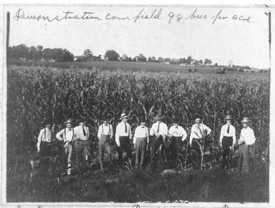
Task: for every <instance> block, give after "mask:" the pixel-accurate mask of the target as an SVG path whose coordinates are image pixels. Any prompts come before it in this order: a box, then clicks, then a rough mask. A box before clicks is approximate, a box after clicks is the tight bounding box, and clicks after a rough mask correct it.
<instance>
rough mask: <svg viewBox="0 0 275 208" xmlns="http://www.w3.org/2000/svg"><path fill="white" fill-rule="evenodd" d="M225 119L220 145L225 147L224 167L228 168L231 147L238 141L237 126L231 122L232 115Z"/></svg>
mask: <svg viewBox="0 0 275 208" xmlns="http://www.w3.org/2000/svg"><path fill="white" fill-rule="evenodd" d="M225 120H226V124H225V125H223V126H222V128H221V134H220V146H221V147H222V148H223V161H222V168H226V166H227V165H228V160H229V155H230V154H229V153H230V149H232V147H233V145H234V144H235V143H236V131H235V127H234V126H233V125H232V124H231V120H232V118H231V116H230V115H227V116H226V117H225Z"/></svg>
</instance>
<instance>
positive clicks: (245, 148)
mask: <svg viewBox="0 0 275 208" xmlns="http://www.w3.org/2000/svg"><path fill="white" fill-rule="evenodd" d="M249 153H250V145H246V144H242V145H240V146H239V159H238V167H239V171H242V169H244V171H245V172H248V171H249V159H250V158H249Z"/></svg>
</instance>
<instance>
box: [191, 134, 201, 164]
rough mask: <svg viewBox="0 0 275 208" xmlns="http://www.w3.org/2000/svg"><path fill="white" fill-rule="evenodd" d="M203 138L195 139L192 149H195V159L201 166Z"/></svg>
mask: <svg viewBox="0 0 275 208" xmlns="http://www.w3.org/2000/svg"><path fill="white" fill-rule="evenodd" d="M202 142H203V141H202V139H193V141H192V148H191V150H195V155H194V156H193V160H194V161H195V162H196V164H197V165H198V167H199V168H201V159H202V158H201V157H202V151H203V149H202Z"/></svg>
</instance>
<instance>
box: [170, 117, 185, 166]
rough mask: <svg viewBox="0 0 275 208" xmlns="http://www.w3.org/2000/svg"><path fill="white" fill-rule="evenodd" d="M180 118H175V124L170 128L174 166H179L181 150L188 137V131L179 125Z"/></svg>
mask: <svg viewBox="0 0 275 208" xmlns="http://www.w3.org/2000/svg"><path fill="white" fill-rule="evenodd" d="M179 122H180V119H179V118H178V117H175V118H173V126H171V127H170V128H169V131H168V135H169V137H170V138H171V139H170V147H171V148H170V149H171V156H172V161H173V166H177V161H178V158H179V154H180V152H181V146H182V142H183V141H184V140H185V139H186V138H187V133H186V131H185V130H184V128H183V127H182V126H180V125H179Z"/></svg>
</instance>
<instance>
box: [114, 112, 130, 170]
mask: <svg viewBox="0 0 275 208" xmlns="http://www.w3.org/2000/svg"><path fill="white" fill-rule="evenodd" d="M127 119H128V116H127V115H126V114H125V113H122V114H121V117H120V120H121V122H120V123H119V124H118V125H117V127H116V136H115V137H116V138H115V140H116V144H117V146H118V162H119V166H120V168H121V167H122V159H123V157H122V156H123V151H126V153H127V158H128V160H130V161H131V160H132V153H131V144H130V139H132V132H131V126H130V124H129V123H127Z"/></svg>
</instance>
